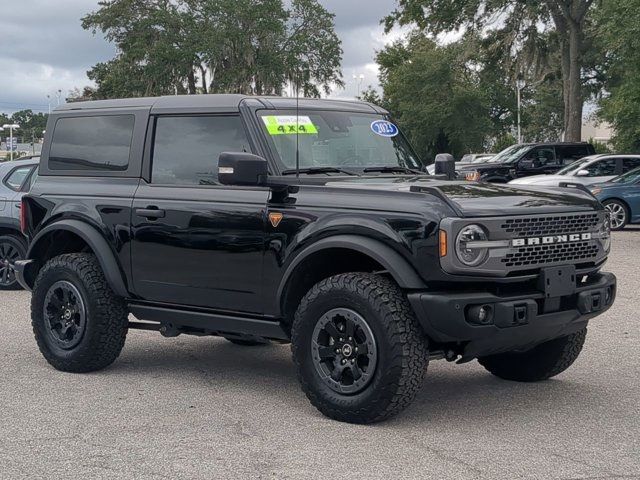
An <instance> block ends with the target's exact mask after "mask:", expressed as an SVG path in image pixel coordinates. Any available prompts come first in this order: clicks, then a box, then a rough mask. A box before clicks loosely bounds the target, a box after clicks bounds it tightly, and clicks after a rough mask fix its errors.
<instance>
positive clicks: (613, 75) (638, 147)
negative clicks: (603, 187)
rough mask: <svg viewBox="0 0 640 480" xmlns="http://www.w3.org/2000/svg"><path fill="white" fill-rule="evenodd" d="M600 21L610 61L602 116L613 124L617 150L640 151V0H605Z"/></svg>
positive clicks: (601, 111)
mask: <svg viewBox="0 0 640 480" xmlns="http://www.w3.org/2000/svg"><path fill="white" fill-rule="evenodd" d="M597 24H598V32H599V35H600V41H601V43H602V45H603V46H604V48H605V49H606V50H607V55H606V57H607V58H608V60H609V63H608V68H607V75H606V77H607V81H606V82H605V89H606V92H607V93H606V95H605V96H604V98H602V99H601V101H600V102H599V106H600V111H599V116H600V117H601V118H602V119H604V120H606V121H608V122H610V123H611V124H612V126H613V128H614V130H615V135H614V138H613V145H614V147H615V149H616V150H617V151H621V152H640V81H639V80H638V79H639V78H640V35H638V25H640V0H603V2H602V7H601V8H600V9H599V10H598V20H597Z"/></svg>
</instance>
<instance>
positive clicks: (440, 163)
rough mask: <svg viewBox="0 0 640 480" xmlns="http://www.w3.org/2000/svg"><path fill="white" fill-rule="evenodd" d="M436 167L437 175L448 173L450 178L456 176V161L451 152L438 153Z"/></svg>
mask: <svg viewBox="0 0 640 480" xmlns="http://www.w3.org/2000/svg"><path fill="white" fill-rule="evenodd" d="M435 167H436V169H435V174H436V175H446V176H447V179H449V180H453V179H455V178H456V161H455V159H454V158H453V155H451V154H449V153H439V154H438V155H436V162H435Z"/></svg>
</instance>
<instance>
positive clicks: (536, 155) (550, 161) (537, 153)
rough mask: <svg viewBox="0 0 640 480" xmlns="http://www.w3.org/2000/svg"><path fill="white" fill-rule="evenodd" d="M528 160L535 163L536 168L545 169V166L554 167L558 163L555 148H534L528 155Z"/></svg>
mask: <svg viewBox="0 0 640 480" xmlns="http://www.w3.org/2000/svg"><path fill="white" fill-rule="evenodd" d="M526 158H527V159H528V160H532V161H533V162H534V163H535V165H534V166H535V167H544V166H545V165H554V164H555V163H556V156H555V153H554V151H553V148H548V147H538V148H534V149H533V150H531V151H530V152H529V153H528V154H527V157H526Z"/></svg>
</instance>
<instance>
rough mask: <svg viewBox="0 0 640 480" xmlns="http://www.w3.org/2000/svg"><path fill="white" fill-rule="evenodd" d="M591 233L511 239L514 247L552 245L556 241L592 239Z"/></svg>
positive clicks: (566, 241) (567, 241)
mask: <svg viewBox="0 0 640 480" xmlns="http://www.w3.org/2000/svg"><path fill="white" fill-rule="evenodd" d="M591 238H592V234H591V233H572V234H568V235H551V236H548V237H531V238H514V239H513V240H512V241H511V246H513V247H526V246H528V245H552V244H555V243H569V242H580V241H582V240H591Z"/></svg>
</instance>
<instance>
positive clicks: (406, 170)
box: [363, 165, 427, 175]
mask: <svg viewBox="0 0 640 480" xmlns="http://www.w3.org/2000/svg"><path fill="white" fill-rule="evenodd" d="M363 172H365V173H369V172H381V173H387V172H388V173H415V174H417V175H427V173H426V172H421V171H420V170H415V169H413V168H407V167H401V166H400V165H386V166H384V167H367V168H365V169H364V170H363Z"/></svg>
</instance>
